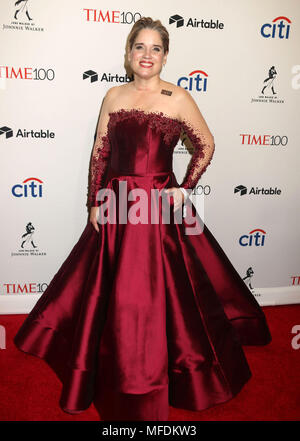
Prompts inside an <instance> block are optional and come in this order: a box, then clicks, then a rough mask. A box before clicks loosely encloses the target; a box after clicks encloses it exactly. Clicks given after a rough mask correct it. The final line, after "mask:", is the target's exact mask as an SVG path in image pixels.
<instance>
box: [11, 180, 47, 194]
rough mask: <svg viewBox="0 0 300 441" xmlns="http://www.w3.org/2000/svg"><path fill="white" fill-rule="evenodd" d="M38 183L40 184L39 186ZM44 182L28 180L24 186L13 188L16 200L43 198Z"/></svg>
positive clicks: (17, 185)
mask: <svg viewBox="0 0 300 441" xmlns="http://www.w3.org/2000/svg"><path fill="white" fill-rule="evenodd" d="M37 183H38V184H37ZM42 184H43V181H41V180H40V179H38V178H27V179H25V180H24V181H23V182H22V184H16V185H14V186H13V187H12V189H11V192H12V195H13V196H15V197H16V198H22V197H24V198H27V197H30V196H31V197H33V198H41V197H43V186H42Z"/></svg>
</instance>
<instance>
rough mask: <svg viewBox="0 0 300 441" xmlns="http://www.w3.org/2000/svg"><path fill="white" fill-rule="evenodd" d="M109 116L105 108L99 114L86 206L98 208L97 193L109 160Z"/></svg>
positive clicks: (103, 179) (101, 184)
mask: <svg viewBox="0 0 300 441" xmlns="http://www.w3.org/2000/svg"><path fill="white" fill-rule="evenodd" d="M108 120H109V115H108V114H107V112H105V107H104V109H103V111H101V113H100V118H99V123H98V127H97V134H96V138H95V142H94V146H93V152H92V158H91V165H90V173H89V188H88V200H87V206H89V207H98V206H99V205H100V202H99V201H97V193H98V191H99V190H100V189H101V188H103V184H104V181H105V177H106V174H107V169H108V165H109V159H110V151H111V149H110V141H109V136H108V127H107V126H108Z"/></svg>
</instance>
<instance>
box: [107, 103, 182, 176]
mask: <svg viewBox="0 0 300 441" xmlns="http://www.w3.org/2000/svg"><path fill="white" fill-rule="evenodd" d="M180 132H181V125H180V121H179V120H178V119H176V118H172V117H170V116H167V115H165V114H164V113H162V112H146V111H142V110H138V109H130V110H126V109H120V110H117V111H115V112H111V113H110V114H109V123H108V137H109V141H110V148H111V156H110V167H111V168H112V169H113V170H114V171H116V172H118V173H122V174H126V173H128V174H132V173H137V174H149V173H150V174H151V173H156V172H158V173H160V172H171V171H172V163H173V150H174V148H175V146H176V144H177V142H178V139H179V137H180Z"/></svg>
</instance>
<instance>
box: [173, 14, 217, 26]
mask: <svg viewBox="0 0 300 441" xmlns="http://www.w3.org/2000/svg"><path fill="white" fill-rule="evenodd" d="M172 23H176V28H181V27H182V26H184V18H183V17H182V16H181V15H178V14H174V15H172V16H171V17H170V18H169V24H172ZM185 26H186V27H189V26H191V27H192V28H202V29H203V28H205V29H207V28H209V29H223V28H224V23H222V22H221V21H219V20H213V19H210V20H204V19H203V18H202V19H201V20H199V19H198V18H191V17H190V18H188V19H187V20H186V25H185Z"/></svg>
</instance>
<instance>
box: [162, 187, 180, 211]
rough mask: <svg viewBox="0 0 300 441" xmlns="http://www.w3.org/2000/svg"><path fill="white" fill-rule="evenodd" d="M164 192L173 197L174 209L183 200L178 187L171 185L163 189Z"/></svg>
mask: <svg viewBox="0 0 300 441" xmlns="http://www.w3.org/2000/svg"><path fill="white" fill-rule="evenodd" d="M164 191H165V193H168V194H169V195H172V196H173V198H174V211H176V210H178V209H179V208H180V207H181V205H182V204H183V201H184V194H183V193H182V191H181V190H180V188H178V187H171V188H167V189H165V190H164Z"/></svg>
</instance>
